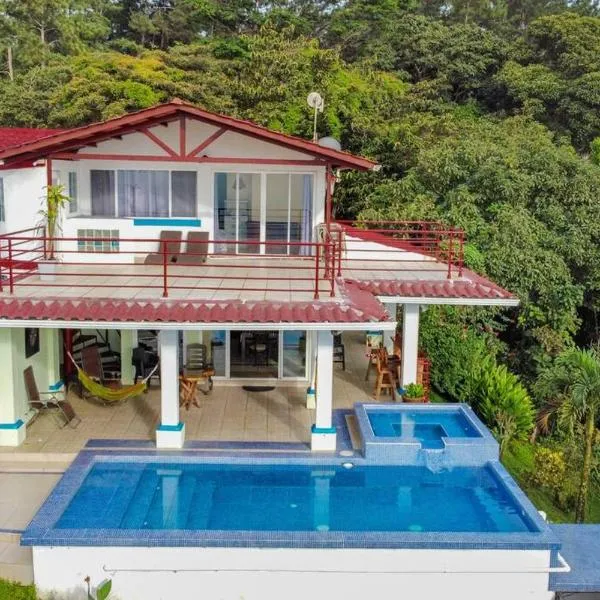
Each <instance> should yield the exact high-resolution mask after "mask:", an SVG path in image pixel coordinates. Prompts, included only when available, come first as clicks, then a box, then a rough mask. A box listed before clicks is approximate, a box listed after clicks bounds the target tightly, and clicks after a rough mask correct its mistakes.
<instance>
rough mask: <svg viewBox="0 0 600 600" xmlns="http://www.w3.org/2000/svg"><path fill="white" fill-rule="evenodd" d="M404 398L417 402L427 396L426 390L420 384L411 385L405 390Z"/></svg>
mask: <svg viewBox="0 0 600 600" xmlns="http://www.w3.org/2000/svg"><path fill="white" fill-rule="evenodd" d="M402 395H403V397H404V398H405V399H407V400H416V399H418V398H423V397H424V396H425V388H424V387H423V385H422V384H420V383H409V384H408V385H407V386H406V387H405V388H404V394H402Z"/></svg>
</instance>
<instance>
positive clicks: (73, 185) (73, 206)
mask: <svg viewBox="0 0 600 600" xmlns="http://www.w3.org/2000/svg"><path fill="white" fill-rule="evenodd" d="M67 194H68V195H69V198H71V202H70V203H69V212H70V213H76V212H77V173H76V172H75V171H69V189H68V190H67Z"/></svg>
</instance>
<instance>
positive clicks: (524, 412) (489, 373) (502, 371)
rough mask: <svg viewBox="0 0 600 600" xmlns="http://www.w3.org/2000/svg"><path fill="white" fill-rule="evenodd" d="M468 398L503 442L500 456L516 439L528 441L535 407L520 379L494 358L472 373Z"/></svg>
mask: <svg viewBox="0 0 600 600" xmlns="http://www.w3.org/2000/svg"><path fill="white" fill-rule="evenodd" d="M468 397H469V399H470V401H471V403H472V405H473V408H474V409H475V410H476V411H477V412H478V413H479V415H480V416H481V417H482V419H483V420H484V421H485V423H486V424H487V426H488V427H489V428H490V429H491V431H492V433H493V434H494V436H495V437H496V439H497V440H498V442H499V443H500V455H501V456H502V455H503V454H504V451H505V450H506V447H507V445H508V444H509V443H510V442H511V441H513V440H524V439H527V437H528V435H529V434H530V433H531V430H532V429H533V417H534V411H533V404H532V402H531V398H530V397H529V394H528V392H527V390H526V389H525V387H524V386H523V385H522V384H521V382H520V381H519V379H518V377H517V376H516V375H514V374H513V373H511V372H509V371H508V369H507V368H506V367H505V366H504V365H496V364H494V363H493V361H492V360H491V359H488V360H484V361H481V363H479V365H478V368H476V369H475V370H474V371H472V372H471V374H470V378H469V381H468Z"/></svg>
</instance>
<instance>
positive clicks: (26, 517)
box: [0, 457, 68, 584]
mask: <svg viewBox="0 0 600 600" xmlns="http://www.w3.org/2000/svg"><path fill="white" fill-rule="evenodd" d="M6 458H8V457H6ZM67 466H68V461H67V462H65V461H62V462H46V461H42V460H39V461H23V460H22V461H15V460H14V458H12V457H11V459H9V460H0V490H2V493H1V495H0V578H3V579H8V580H11V581H18V582H19V583H24V584H29V583H33V566H32V559H31V548H22V547H21V546H20V545H19V540H20V538H21V535H20V532H21V531H23V530H24V529H25V527H27V525H28V524H29V521H31V519H32V518H33V516H34V515H35V513H36V512H37V510H38V508H39V507H40V505H41V504H42V503H43V502H44V500H45V499H46V498H47V496H48V494H49V493H50V491H51V490H52V489H53V488H54V486H55V485H56V483H57V481H58V480H59V479H60V477H61V475H62V472H64V470H65V468H66V467H67Z"/></svg>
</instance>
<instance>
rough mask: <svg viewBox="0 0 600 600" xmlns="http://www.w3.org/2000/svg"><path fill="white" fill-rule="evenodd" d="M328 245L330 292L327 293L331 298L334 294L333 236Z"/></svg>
mask: <svg viewBox="0 0 600 600" xmlns="http://www.w3.org/2000/svg"><path fill="white" fill-rule="evenodd" d="M330 246H331V247H330V249H329V251H330V253H331V267H330V272H331V277H330V282H331V292H330V294H329V295H330V296H331V297H332V298H333V297H334V296H335V242H334V241H333V238H331V242H330Z"/></svg>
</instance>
